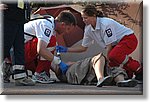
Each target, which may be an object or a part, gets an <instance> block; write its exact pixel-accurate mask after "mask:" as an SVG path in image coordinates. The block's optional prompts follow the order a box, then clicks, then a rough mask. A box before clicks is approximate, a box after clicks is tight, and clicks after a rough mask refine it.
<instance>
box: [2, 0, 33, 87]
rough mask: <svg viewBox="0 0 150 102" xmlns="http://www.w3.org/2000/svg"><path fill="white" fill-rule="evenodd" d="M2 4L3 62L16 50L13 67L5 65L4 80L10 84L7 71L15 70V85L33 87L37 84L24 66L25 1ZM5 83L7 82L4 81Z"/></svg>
mask: <svg viewBox="0 0 150 102" xmlns="http://www.w3.org/2000/svg"><path fill="white" fill-rule="evenodd" d="M1 3H2V4H0V5H1V6H0V7H2V9H1V10H3V13H2V17H3V21H4V22H3V28H4V29H3V35H4V36H3V37H4V38H3V39H4V40H3V45H4V48H3V54H4V57H3V60H5V58H7V57H10V49H11V48H12V47H13V49H14V59H13V62H14V63H13V66H12V67H11V65H10V64H8V63H5V61H4V63H3V66H4V68H5V69H3V70H4V71H3V72H4V73H3V74H4V80H5V79H6V82H9V81H10V80H9V78H8V77H6V76H7V74H6V71H7V70H10V68H13V72H14V79H15V85H25V86H33V85H35V83H34V82H33V81H32V80H31V79H30V78H28V77H27V74H26V71H25V68H24V64H25V60H24V32H23V29H24V28H23V26H24V23H25V9H24V6H25V4H24V1H23V0H18V1H17V2H11V3H10V2H7V1H2V2H1ZM8 76H10V74H9V75H8ZM4 82H5V81H4Z"/></svg>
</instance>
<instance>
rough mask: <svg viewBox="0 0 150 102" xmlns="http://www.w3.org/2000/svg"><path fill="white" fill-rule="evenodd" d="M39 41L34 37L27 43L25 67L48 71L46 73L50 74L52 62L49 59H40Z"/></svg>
mask: <svg viewBox="0 0 150 102" xmlns="http://www.w3.org/2000/svg"><path fill="white" fill-rule="evenodd" d="M37 42H38V39H37V38H34V39H33V40H30V41H28V42H27V43H26V44H25V68H26V70H31V71H32V72H37V73H40V72H42V71H46V73H47V74H49V70H50V65H51V62H50V61H47V60H39V56H38V54H37Z"/></svg>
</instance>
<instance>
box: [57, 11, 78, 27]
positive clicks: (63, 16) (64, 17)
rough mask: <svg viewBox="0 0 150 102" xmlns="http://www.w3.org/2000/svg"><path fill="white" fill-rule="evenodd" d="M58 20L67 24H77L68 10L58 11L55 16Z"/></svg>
mask: <svg viewBox="0 0 150 102" xmlns="http://www.w3.org/2000/svg"><path fill="white" fill-rule="evenodd" d="M56 20H57V21H58V22H64V23H66V24H67V25H71V24H72V25H74V26H76V25H77V20H76V17H75V16H74V15H73V14H72V13H71V12H70V11H68V10H65V11H62V12H60V14H59V15H58V16H57V17H56Z"/></svg>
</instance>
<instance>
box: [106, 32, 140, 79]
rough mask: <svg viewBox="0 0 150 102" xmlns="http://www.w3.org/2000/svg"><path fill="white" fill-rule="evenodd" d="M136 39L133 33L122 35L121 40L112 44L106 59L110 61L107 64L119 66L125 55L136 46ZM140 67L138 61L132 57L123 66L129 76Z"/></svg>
mask: <svg viewBox="0 0 150 102" xmlns="http://www.w3.org/2000/svg"><path fill="white" fill-rule="evenodd" d="M137 44H138V41H137V38H136V36H135V35H134V34H131V35H128V36H124V37H123V38H122V40H121V41H120V42H119V43H118V44H117V45H116V46H114V48H113V49H112V50H111V51H110V52H109V54H108V59H109V61H110V63H109V65H110V66H111V67H114V66H120V64H122V62H123V61H124V60H125V58H126V56H127V55H129V54H131V53H132V52H133V51H134V50H135V49H136V47H137ZM139 67H140V63H139V62H138V61H136V60H134V59H132V57H129V60H128V61H127V63H126V64H125V65H124V66H123V68H124V69H125V70H126V71H127V74H128V76H129V78H131V77H132V76H133V73H134V72H136V70H137V69H138V68H139Z"/></svg>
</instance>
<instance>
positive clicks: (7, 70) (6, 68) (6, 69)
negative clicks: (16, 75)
mask: <svg viewBox="0 0 150 102" xmlns="http://www.w3.org/2000/svg"><path fill="white" fill-rule="evenodd" d="M2 71H3V81H4V83H9V82H10V80H9V78H10V76H11V74H12V73H13V72H12V64H11V63H6V62H4V63H3V69H2Z"/></svg>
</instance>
